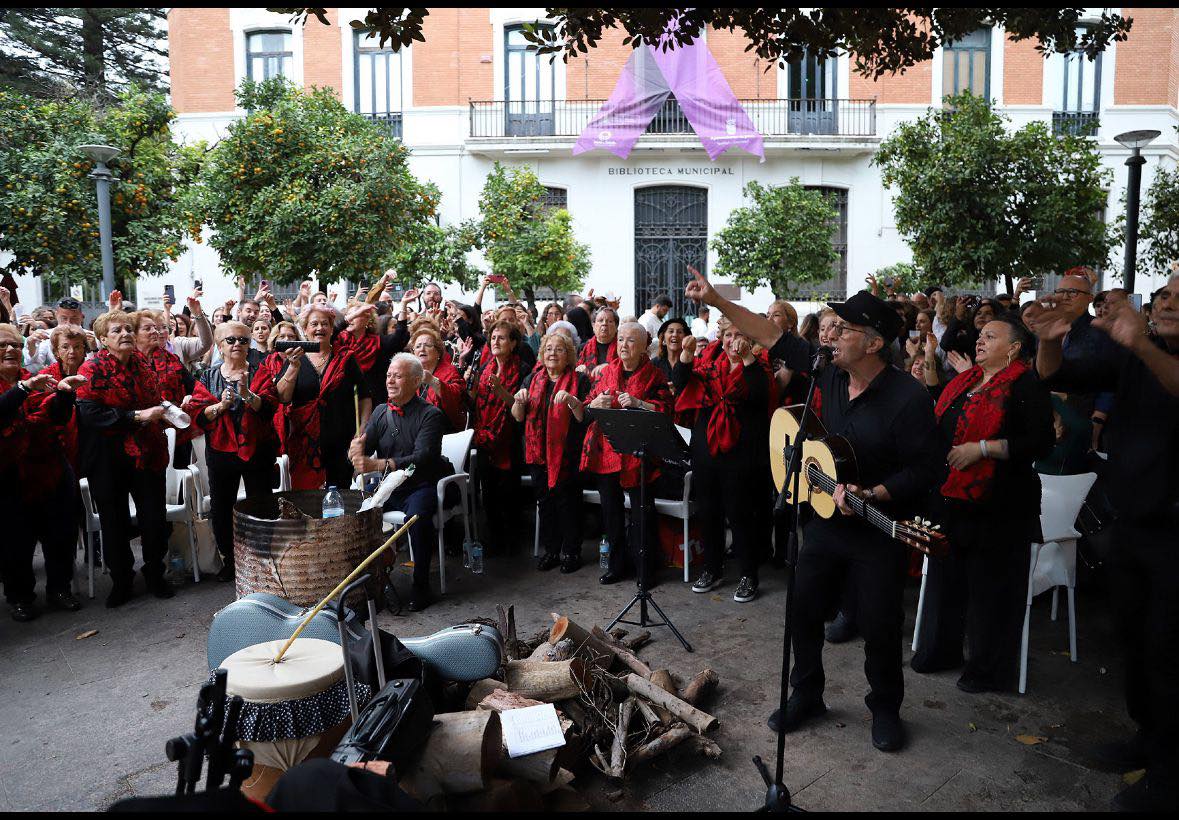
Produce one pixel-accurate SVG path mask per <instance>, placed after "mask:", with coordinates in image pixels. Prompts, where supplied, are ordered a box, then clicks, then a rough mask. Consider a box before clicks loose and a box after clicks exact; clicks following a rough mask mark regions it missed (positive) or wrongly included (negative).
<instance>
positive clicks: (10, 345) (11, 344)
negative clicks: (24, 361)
mask: <svg viewBox="0 0 1179 820" xmlns="http://www.w3.org/2000/svg"><path fill="white" fill-rule="evenodd" d="M6 347H8V348H12V349H13V350H20V349H21V348H22V347H24V345H23V344H21V343H20V342H4V341H0V348H6Z"/></svg>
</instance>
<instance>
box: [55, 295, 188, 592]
mask: <svg viewBox="0 0 1179 820" xmlns="http://www.w3.org/2000/svg"><path fill="white" fill-rule="evenodd" d="M94 333H95V335H96V336H97V337H98V339H99V341H100V342H101V343H102V345H103V349H102V350H100V351H99V352H98V353H96V354H95V355H94V357H93V358H91V359H89V360H88V361H86V363H85V364H83V365H82V368H81V370H80V371H79V375H81V376H85V377H86V381H85V382H84V383H83V384H82V385H80V386H79V388H78V391H77V392H78V432H79V440H78V463H79V466H80V467H81V470H82V475H84V476H86V477H87V478H89V479H90V491H91V493H92V494H93V497H94V504H95V506H96V507H97V508H98V515H99V519H100V520H101V522H102V552H103V558H104V560H105V563H106V565H107V567H108V568H109V569H110V573H111V578H112V580H113V581H114V587H113V589H112V590H111V593H110V595H109V596H108V597H107V599H106V605H107V606H108V607H117V606H121V605H122V604H125V603H126V602H127V601H129V600H131V597H132V596H133V594H134V592H133V591H132V581H133V580H134V579H135V556H134V555H133V554H132V552H131V509H130V506H129V505H128V503H127V496H128V494H130V495H131V497H132V498H134V499H135V516H136V521H137V524H138V528H139V535H140V539H141V541H142V544H143V577H144V580H145V581H146V582H147V588H148V591H149V592H151V593H152V594H153V595H155V596H156V597H157V598H171V597H172V595H173V592H172V586H171V584H169V583H168V582H167V581H166V580H165V579H164V558H165V556H166V555H167V553H168V530H167V526H168V524H167V520H166V519H165V513H166V507H165V495H164V471H165V468H166V467H167V466H168V443H167V440H166V439H165V437H164V407H163V405H162V404H161V402H162V401H163V396H162V395H161V394H160V383H159V380H158V379H157V377H156V373H155V371H154V370H153V369H152V366H151V365H150V364H149V363H148V361H147V359H146V358H145V357H144V355H143V354H142V353H140V352H139V351H138V350H136V345H135V317H134V316H132V315H131V314H128V313H123V312H121V311H111V312H109V313H104V314H102V315H101V316H99V317H98V318H97V319H95V320H94Z"/></svg>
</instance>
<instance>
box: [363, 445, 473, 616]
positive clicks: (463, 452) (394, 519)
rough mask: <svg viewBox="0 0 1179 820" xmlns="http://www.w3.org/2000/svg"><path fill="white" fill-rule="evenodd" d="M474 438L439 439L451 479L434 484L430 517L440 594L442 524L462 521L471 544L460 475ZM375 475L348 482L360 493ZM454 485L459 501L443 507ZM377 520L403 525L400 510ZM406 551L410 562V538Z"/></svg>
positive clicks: (443, 588)
mask: <svg viewBox="0 0 1179 820" xmlns="http://www.w3.org/2000/svg"><path fill="white" fill-rule="evenodd" d="M474 435H475V431H474V430H463V431H461V432H458V433H448V434H447V435H444V436H443V437H442V456H443V458H445V459H446V460H447V461H449V462H450V465H451V466H452V467H453V468H454V475H448V476H445V477H444V478H442V479H440V480H439V481H438V485H437V488H438V512H436V513H435V514H434V529H435V530H437V532H438V587H439V589H440V590H441V591H442V594H443V595H445V594H446V544H445V542H444V538H443V529H444V528H445V526H446V522H447V521H450V520H451V519H454V518H460V517H461V518H462V519H463V530H464V532H465V538H466V540H467V541H470V540H471V518H470V514H469V511H468V508H467V502H468V497H467V494H468V484H469V479H470V476H469V475H468V474H467V473H465V472H463V468H464V467H465V466H466V461H467V457H468V455H469V453H470V449H471V438H472V437H473V436H474ZM376 475H379V474H378V473H361V474H360V475H358V476H357V477H356V479H355V480H354V481H353V482H352V486H353V488H354V489H360V488H361V487H363V486H364V482H365V481H366V480H367V479H368V478H369V477H370V476H376ZM451 485H454V486H456V487H458V488H459V494H460V501H459V503H458V504H455V505H453V506H451V507H449V508H448V507H447V506H446V503H445V502H446V488H447V487H450V486H451ZM381 520H382V521H383V522H384V523H386V524H390V525H392V526H393V527H394V528H396V527H400V526H401V525H402V524H404V523H405V513H404V512H402V511H400V510H391V511H389V512H386V513H384V514H383V515H382V516H381ZM408 541H409V549H410V560H413V538H412V537H410V538H408Z"/></svg>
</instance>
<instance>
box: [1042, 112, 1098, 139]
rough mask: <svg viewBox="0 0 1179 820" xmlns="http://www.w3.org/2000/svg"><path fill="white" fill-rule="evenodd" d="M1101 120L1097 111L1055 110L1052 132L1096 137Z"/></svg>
mask: <svg viewBox="0 0 1179 820" xmlns="http://www.w3.org/2000/svg"><path fill="white" fill-rule="evenodd" d="M1099 125H1100V122H1099V121H1098V118H1097V112H1096V111H1053V112H1052V133H1053V134H1071V135H1072V136H1074V137H1095V136H1097V128H1098V126H1099Z"/></svg>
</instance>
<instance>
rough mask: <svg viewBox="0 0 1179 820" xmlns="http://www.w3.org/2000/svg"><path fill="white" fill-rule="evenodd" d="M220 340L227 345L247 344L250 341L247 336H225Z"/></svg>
mask: <svg viewBox="0 0 1179 820" xmlns="http://www.w3.org/2000/svg"><path fill="white" fill-rule="evenodd" d="M221 341H223V342H225V343H226V344H227V345H248V344H249V343H250V337H249V336H226V337H225V338H224V339H222V340H221Z"/></svg>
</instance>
